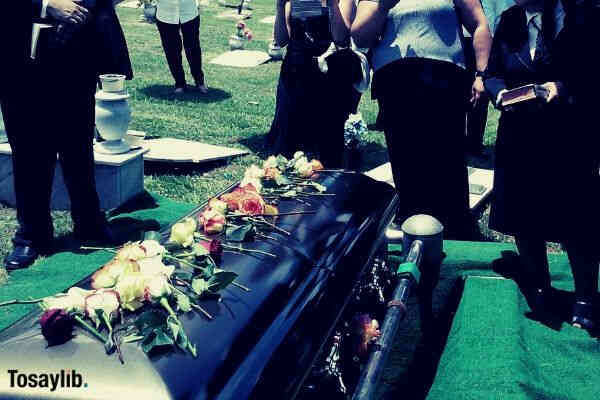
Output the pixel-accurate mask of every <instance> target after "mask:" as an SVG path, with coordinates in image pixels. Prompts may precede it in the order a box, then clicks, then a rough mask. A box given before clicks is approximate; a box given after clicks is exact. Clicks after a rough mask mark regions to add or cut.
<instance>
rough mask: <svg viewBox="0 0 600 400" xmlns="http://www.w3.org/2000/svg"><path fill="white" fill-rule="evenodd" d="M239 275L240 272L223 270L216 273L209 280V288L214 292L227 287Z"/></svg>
mask: <svg viewBox="0 0 600 400" xmlns="http://www.w3.org/2000/svg"><path fill="white" fill-rule="evenodd" d="M237 277H238V274H236V273H235V272H231V271H221V272H217V273H215V274H214V275H213V276H212V278H210V279H209V280H208V290H210V291H211V292H212V293H216V292H218V291H220V290H223V289H225V288H226V287H227V286H229V284H230V283H231V282H233V281H234V280H235V278H237Z"/></svg>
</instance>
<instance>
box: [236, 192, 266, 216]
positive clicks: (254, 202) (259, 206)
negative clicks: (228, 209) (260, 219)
mask: <svg viewBox="0 0 600 400" xmlns="http://www.w3.org/2000/svg"><path fill="white" fill-rule="evenodd" d="M238 209H239V211H240V212H241V213H242V214H246V215H259V214H264V213H265V201H264V200H263V198H262V197H261V196H260V195H259V194H258V193H255V192H246V193H245V194H244V195H243V196H242V197H241V198H240V199H239V202H238Z"/></svg>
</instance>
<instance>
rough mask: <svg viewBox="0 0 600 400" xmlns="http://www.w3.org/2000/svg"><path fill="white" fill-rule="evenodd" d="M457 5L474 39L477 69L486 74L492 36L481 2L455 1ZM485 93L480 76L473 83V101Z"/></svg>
mask: <svg viewBox="0 0 600 400" xmlns="http://www.w3.org/2000/svg"><path fill="white" fill-rule="evenodd" d="M455 4H456V7H457V11H458V13H459V15H460V19H461V21H462V23H463V25H464V26H465V28H466V29H467V31H468V32H469V33H470V34H471V36H472V37H473V49H474V50H475V67H476V69H477V71H479V72H484V71H485V70H486V69H487V66H488V59H489V57H490V49H491V47H492V34H491V33H490V27H489V25H488V21H487V18H486V17H485V14H484V13H483V8H482V7H481V3H480V2H479V0H455ZM484 92H485V87H484V85H483V76H478V77H476V78H475V81H474V82H473V88H472V90H471V101H472V102H475V101H477V100H478V99H479V97H480V96H481V95H482V94H483V93H484Z"/></svg>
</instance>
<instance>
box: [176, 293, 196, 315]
mask: <svg viewBox="0 0 600 400" xmlns="http://www.w3.org/2000/svg"><path fill="white" fill-rule="evenodd" d="M175 298H176V299H177V309H178V310H181V311H183V312H189V311H191V310H192V306H191V305H190V298H189V297H187V296H186V295H185V294H183V293H181V292H177V291H176V292H175Z"/></svg>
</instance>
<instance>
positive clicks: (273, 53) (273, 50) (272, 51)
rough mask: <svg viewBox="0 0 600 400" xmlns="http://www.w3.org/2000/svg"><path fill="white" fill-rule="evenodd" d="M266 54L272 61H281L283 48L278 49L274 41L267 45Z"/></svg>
mask: <svg viewBox="0 0 600 400" xmlns="http://www.w3.org/2000/svg"><path fill="white" fill-rule="evenodd" d="M267 54H268V55H269V57H271V58H272V59H273V60H283V47H280V46H278V45H277V43H275V41H274V40H273V41H271V43H269V48H268V49H267Z"/></svg>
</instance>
